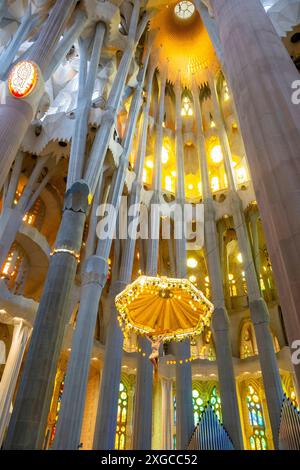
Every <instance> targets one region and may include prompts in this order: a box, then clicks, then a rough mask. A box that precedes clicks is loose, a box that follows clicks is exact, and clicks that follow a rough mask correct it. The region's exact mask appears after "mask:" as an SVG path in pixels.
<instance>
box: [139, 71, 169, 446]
mask: <svg viewBox="0 0 300 470" xmlns="http://www.w3.org/2000/svg"><path fill="white" fill-rule="evenodd" d="M165 86H166V74H165V73H164V71H162V76H161V81H160V97H159V115H158V122H157V128H156V143H155V162H154V173H153V183H152V185H153V189H154V194H153V199H152V201H151V203H155V201H159V193H160V189H161V153H162V142H163V126H162V124H163V120H164V109H165ZM152 223H153V224H154V225H152ZM159 223H160V217H159V214H154V215H153V217H151V220H150V227H151V236H152V235H153V234H155V235H157V233H159ZM157 230H158V231H157ZM158 250H159V239H158V237H156V238H155V237H154V238H153V239H152V238H150V239H149V243H148V251H147V265H146V274H147V275H148V276H156V275H157V267H158ZM139 347H140V348H142V350H143V351H145V353H146V356H145V357H143V356H139V358H138V365H137V374H136V394H135V412H134V425H133V449H136V450H139V449H140V450H143V449H151V438H152V392H153V366H152V364H151V362H150V361H149V355H150V353H151V346H150V343H149V341H148V340H147V339H145V338H139ZM144 396H145V397H147V401H146V400H145V401H144V399H143V397H144Z"/></svg>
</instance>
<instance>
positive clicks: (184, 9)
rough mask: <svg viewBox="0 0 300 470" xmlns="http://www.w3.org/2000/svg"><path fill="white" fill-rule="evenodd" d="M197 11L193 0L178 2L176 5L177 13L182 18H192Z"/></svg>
mask: <svg viewBox="0 0 300 470" xmlns="http://www.w3.org/2000/svg"><path fill="white" fill-rule="evenodd" d="M194 13H195V5H194V4H193V3H192V2H178V3H177V5H176V6H175V14H176V15H177V16H178V18H180V19H181V20H187V19H188V18H191V16H193V14H194Z"/></svg>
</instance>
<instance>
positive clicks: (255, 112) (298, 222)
mask: <svg viewBox="0 0 300 470" xmlns="http://www.w3.org/2000/svg"><path fill="white" fill-rule="evenodd" d="M212 6H213V10H214V13H215V17H216V22H217V24H218V27H219V31H220V39H221V43H222V46H223V49H224V57H225V64H226V70H227V75H228V79H229V82H230V87H231V90H232V93H233V97H234V101H235V104H236V109H237V113H238V116H239V121H240V126H241V132H242V135H243V140H244V143H245V148H246V152H247V157H248V162H249V166H250V170H251V174H252V180H253V185H254V189H255V193H256V197H257V201H258V206H259V209H260V213H261V216H262V223H263V226H264V231H265V234H266V239H267V245H268V250H269V253H270V258H271V261H272V266H273V272H274V275H275V278H276V281H277V287H278V290H279V297H280V302H281V306H282V309H283V314H284V321H285V325H286V328H287V332H288V336H289V343H290V346H291V345H292V344H293V341H294V340H299V338H300V319H299V314H298V306H299V303H300V287H299V284H300V266H299V263H297V262H295V260H297V259H298V258H299V253H300V242H299V232H300V219H299V209H298V204H297V203H296V201H297V200H298V194H299V178H298V171H297V165H298V163H297V162H298V160H297V157H296V155H297V149H298V147H299V139H300V109H299V105H298V106H296V105H295V104H293V102H292V99H291V96H292V93H293V90H292V88H291V86H292V84H293V83H294V82H295V81H296V80H299V74H298V72H297V70H296V68H295V66H294V64H293V62H292V60H291V58H290V57H289V54H288V52H287V50H286V49H285V47H284V45H283V44H282V41H281V39H280V38H279V36H278V35H277V33H276V32H275V30H274V27H273V25H272V23H271V21H270V19H269V18H268V16H267V15H266V12H265V11H264V9H263V7H262V5H261V3H260V2H259V0H249V1H247V2H246V3H245V2H243V1H242V0H229V1H226V2H223V1H221V0H212ZM249 38H251V48H249V40H250V39H249ZM270 45H271V46H270ZM246 50H247V51H248V52H247V54H246V53H245V51H246ZM294 368H295V372H296V376H297V380H298V383H300V364H298V365H296V364H294Z"/></svg>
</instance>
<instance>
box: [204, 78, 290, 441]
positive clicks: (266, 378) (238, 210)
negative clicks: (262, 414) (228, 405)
mask: <svg viewBox="0 0 300 470" xmlns="http://www.w3.org/2000/svg"><path fill="white" fill-rule="evenodd" d="M209 83H210V89H211V93H212V100H213V103H214V111H215V119H216V124H217V128H218V131H219V137H220V143H221V147H222V152H223V157H224V164H225V171H226V175H227V180H228V186H229V193H228V199H229V202H230V207H231V211H232V215H233V220H234V228H235V231H236V234H237V239H238V245H239V249H240V252H241V254H242V257H243V266H244V270H245V277H246V283H247V291H248V298H249V308H250V313H251V319H252V322H253V325H254V329H255V334H256V340H257V346H258V351H259V359H260V364H261V370H262V376H263V382H264V387H265V393H266V398H267V403H268V410H269V415H270V421H271V426H272V432H273V440H274V446H275V448H277V446H278V429H279V425H280V415H281V405H282V400H283V389H282V383H281V378H280V374H279V369H278V364H277V359H276V355H275V350H274V344H273V338H272V335H271V332H270V327H269V323H270V315H269V311H268V307H267V305H266V303H265V301H264V299H263V298H262V295H261V291H260V286H259V283H258V279H257V275H256V270H255V265H254V261H253V256H252V252H251V246H250V241H249V237H248V232H247V227H246V221H245V215H244V211H243V207H242V201H241V199H240V197H239V195H238V193H237V191H236V183H235V178H234V172H233V168H232V156H231V149H230V146H229V142H228V137H227V133H226V129H225V125H224V122H223V119H222V116H221V111H220V107H219V101H218V97H217V92H216V87H215V82H214V80H213V78H212V76H211V75H210V76H209Z"/></svg>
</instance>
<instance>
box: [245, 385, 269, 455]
mask: <svg viewBox="0 0 300 470" xmlns="http://www.w3.org/2000/svg"><path fill="white" fill-rule="evenodd" d="M246 400H247V408H248V419H249V424H250V426H251V427H252V434H251V436H250V448H251V450H267V449H268V444H267V438H266V434H265V420H264V415H263V409H262V405H261V401H260V399H259V396H258V394H257V392H256V390H255V389H254V387H252V385H249V387H248V395H247V398H246Z"/></svg>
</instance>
